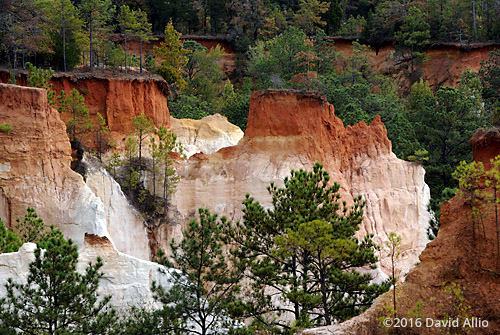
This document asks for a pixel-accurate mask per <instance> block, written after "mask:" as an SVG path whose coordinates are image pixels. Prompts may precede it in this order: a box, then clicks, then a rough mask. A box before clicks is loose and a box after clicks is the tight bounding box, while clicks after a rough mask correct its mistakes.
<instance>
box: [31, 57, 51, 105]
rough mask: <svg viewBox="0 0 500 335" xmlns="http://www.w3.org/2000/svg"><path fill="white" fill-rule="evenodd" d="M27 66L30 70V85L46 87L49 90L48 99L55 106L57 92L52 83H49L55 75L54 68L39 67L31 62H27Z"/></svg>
mask: <svg viewBox="0 0 500 335" xmlns="http://www.w3.org/2000/svg"><path fill="white" fill-rule="evenodd" d="M26 68H27V70H28V86H30V87H38V88H45V89H46V90H47V100H48V101H49V104H51V105H52V106H54V105H55V96H56V92H54V91H52V90H51V88H52V84H50V83H49V80H50V79H51V78H52V76H53V75H54V70H52V69H48V70H44V69H39V68H37V67H36V66H34V65H33V64H31V63H30V62H27V63H26Z"/></svg>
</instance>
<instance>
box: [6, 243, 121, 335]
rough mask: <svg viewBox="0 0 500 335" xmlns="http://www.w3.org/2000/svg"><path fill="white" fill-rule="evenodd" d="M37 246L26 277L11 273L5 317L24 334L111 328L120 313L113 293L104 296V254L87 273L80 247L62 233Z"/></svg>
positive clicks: (13, 328) (8, 325)
mask: <svg viewBox="0 0 500 335" xmlns="http://www.w3.org/2000/svg"><path fill="white" fill-rule="evenodd" d="M43 248H44V249H45V250H43V251H42V246H41V245H39V246H38V247H37V248H36V249H35V260H34V261H33V262H32V263H31V264H30V266H29V274H28V278H27V280H26V283H15V282H14V281H13V280H12V279H9V280H8V281H7V283H6V284H5V288H6V290H7V294H6V296H5V298H3V299H1V300H0V320H1V321H0V323H1V324H2V326H3V327H4V328H6V329H9V330H10V331H16V332H20V333H23V334H40V335H49V334H63V333H72V334H96V333H99V334H110V329H111V326H112V324H113V319H114V317H115V313H114V311H113V310H110V309H109V307H108V302H109V299H110V297H109V296H108V297H105V298H103V299H100V300H99V299H98V295H97V293H96V291H97V288H98V285H99V279H100V278H101V277H102V274H101V273H100V272H99V269H100V268H101V266H102V261H101V259H100V258H98V259H97V262H96V263H95V264H89V265H88V266H87V268H86V270H85V274H80V273H78V272H77V271H76V265H77V262H78V252H77V247H76V246H75V245H74V244H73V242H72V241H71V240H65V239H64V238H63V237H62V234H61V235H55V236H52V237H50V238H49V239H48V240H47V241H46V242H45V243H44V245H43Z"/></svg>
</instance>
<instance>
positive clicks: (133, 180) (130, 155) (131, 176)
mask: <svg viewBox="0 0 500 335" xmlns="http://www.w3.org/2000/svg"><path fill="white" fill-rule="evenodd" d="M125 152H126V158H127V160H128V173H127V176H126V179H125V184H124V186H125V188H126V189H127V190H128V195H129V197H130V198H132V194H133V191H135V189H136V188H137V185H138V183H139V177H140V176H139V173H138V172H137V171H136V170H135V169H134V165H133V162H134V158H135V155H136V154H137V142H136V141H135V139H134V138H132V137H129V138H127V142H125Z"/></svg>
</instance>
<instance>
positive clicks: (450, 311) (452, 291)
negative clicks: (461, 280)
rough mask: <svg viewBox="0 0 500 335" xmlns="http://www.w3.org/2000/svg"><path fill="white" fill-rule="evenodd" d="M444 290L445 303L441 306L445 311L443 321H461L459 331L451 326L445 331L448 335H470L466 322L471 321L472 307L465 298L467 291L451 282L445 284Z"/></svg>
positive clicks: (443, 285)
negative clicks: (470, 312)
mask: <svg viewBox="0 0 500 335" xmlns="http://www.w3.org/2000/svg"><path fill="white" fill-rule="evenodd" d="M442 288H443V289H442V293H443V295H444V301H443V302H441V303H440V304H439V305H440V307H441V308H442V309H443V319H444V320H455V319H458V320H459V321H458V325H459V326H458V329H457V328H455V327H452V326H451V325H450V326H448V327H446V328H445V329H443V330H444V331H446V334H455V333H459V334H460V333H461V334H469V333H470V332H471V328H470V327H466V326H464V321H465V320H466V319H469V320H470V315H469V311H470V309H471V306H470V305H469V303H468V301H467V299H466V298H465V297H464V293H465V289H464V288H463V287H462V286H460V285H459V284H457V283H455V282H451V283H450V284H446V283H443V284H442Z"/></svg>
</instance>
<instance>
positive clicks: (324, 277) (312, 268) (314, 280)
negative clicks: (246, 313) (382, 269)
mask: <svg viewBox="0 0 500 335" xmlns="http://www.w3.org/2000/svg"><path fill="white" fill-rule="evenodd" d="M275 243H276V246H277V249H275V250H273V251H274V252H275V255H276V257H278V259H280V260H281V261H284V260H285V259H287V258H288V257H290V256H292V255H294V254H296V255H305V256H306V257H307V269H308V271H307V272H308V273H306V274H305V278H304V279H305V282H303V283H302V287H316V289H314V290H309V289H308V290H304V289H299V290H298V291H296V292H292V294H293V295H295V296H296V297H297V298H299V299H300V300H301V301H302V302H303V304H304V307H305V308H307V309H310V310H311V313H312V310H313V309H314V310H315V309H319V310H320V311H321V312H317V311H315V312H314V318H312V320H311V321H312V323H311V325H309V326H312V325H313V324H320V325H329V324H332V322H333V321H334V320H342V319H344V318H346V317H348V314H349V313H352V311H350V312H347V313H346V312H345V311H342V309H343V308H345V307H346V305H348V304H350V303H354V304H355V303H356V302H355V301H354V300H356V299H357V298H359V301H357V302H359V303H361V304H364V303H366V302H367V300H368V301H369V300H370V299H371V298H373V297H370V296H369V295H367V296H362V295H360V296H357V297H356V298H353V297H351V299H352V300H351V299H348V298H346V297H344V296H342V294H343V292H342V293H340V294H339V293H337V290H338V283H339V282H340V281H343V282H344V284H346V285H350V284H354V285H359V286H358V289H359V290H361V291H365V292H368V291H370V290H373V291H374V292H375V291H376V290H375V289H374V287H370V285H369V284H368V281H366V279H367V278H368V277H369V276H361V275H359V274H358V273H356V272H355V271H352V272H351V271H347V270H348V269H351V268H354V267H356V266H357V265H366V264H373V263H375V262H376V260H377V258H376V256H375V255H374V253H373V250H375V249H376V248H377V247H376V246H375V245H374V244H373V242H372V241H371V236H368V237H367V238H365V239H364V240H363V241H362V243H361V244H359V243H358V241H357V240H356V239H351V238H347V237H345V236H341V235H340V236H339V234H337V232H336V231H335V230H334V228H333V225H332V224H331V223H329V222H326V221H322V220H314V221H311V222H305V223H301V224H300V225H299V226H298V227H297V228H295V229H291V228H287V229H286V233H285V234H284V235H280V236H277V237H276V238H275ZM304 265H306V264H304ZM343 271H345V272H351V273H348V274H347V273H345V272H343ZM354 278H356V281H357V280H361V281H364V283H363V284H361V285H360V283H359V282H356V281H353V279H354ZM302 280H303V279H301V280H300V281H302ZM347 283H350V284H347ZM344 299H345V300H344ZM309 318H310V317H305V316H302V319H301V323H302V322H307V320H309ZM301 326H307V324H301Z"/></svg>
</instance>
